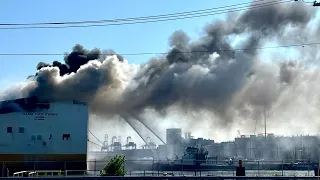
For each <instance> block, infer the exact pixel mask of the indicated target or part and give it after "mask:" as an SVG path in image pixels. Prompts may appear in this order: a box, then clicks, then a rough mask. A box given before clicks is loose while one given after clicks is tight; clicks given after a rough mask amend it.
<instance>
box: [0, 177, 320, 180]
mask: <svg viewBox="0 0 320 180" xmlns="http://www.w3.org/2000/svg"><path fill="white" fill-rule="evenodd" d="M35 178H37V177H16V178H14V179H22V180H34V179H35ZM71 178H72V177H71ZM41 179H42V180H53V179H59V180H68V179H70V177H57V178H54V177H45V178H41ZM76 179H77V180H151V179H152V180H153V179H157V180H231V179H232V180H249V179H252V180H317V179H319V177H310V176H309V177H295V176H287V177H275V176H271V177H259V176H249V177H248V176H246V177H229V176H216V177H212V176H211V177H210V176H206V177H174V176H162V177H159V176H154V177H133V176H132V177H123V176H109V177H76ZM2 180H12V178H2Z"/></svg>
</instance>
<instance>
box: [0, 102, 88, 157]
mask: <svg viewBox="0 0 320 180" xmlns="http://www.w3.org/2000/svg"><path fill="white" fill-rule="evenodd" d="M44 104H47V105H48V104H49V106H50V108H49V109H48V108H43V109H41V108H40V109H37V110H32V111H31V112H26V111H25V110H23V109H20V110H17V111H14V112H9V113H6V112H4V111H2V113H1V114H0V121H1V124H0V129H1V131H0V136H1V138H0V154H1V155H3V156H1V155H0V161H1V160H4V159H7V158H5V157H8V155H16V156H11V157H17V158H18V159H19V160H21V159H20V158H21V157H23V158H24V160H35V159H39V158H40V159H43V160H45V159H62V160H63V159H64V158H67V157H70V158H72V159H74V160H77V159H79V158H80V159H83V157H84V158H86V153H87V130H88V107H87V105H85V104H82V103H74V102H65V103H44ZM64 135H66V136H70V137H69V139H68V140H67V137H65V138H64V139H63V136H64ZM71 154H73V155H72V156H71ZM19 155H20V156H19ZM21 155H23V156H21ZM36 155H37V156H36ZM59 155H61V156H59ZM66 155H69V156H66ZM77 157H78V158H77Z"/></svg>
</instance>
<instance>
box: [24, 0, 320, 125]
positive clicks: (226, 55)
mask: <svg viewBox="0 0 320 180" xmlns="http://www.w3.org/2000/svg"><path fill="white" fill-rule="evenodd" d="M315 14H316V12H315V10H314V9H312V7H309V6H308V5H306V4H304V3H299V2H292V3H284V4H281V5H280V4H279V5H274V6H267V7H264V8H259V9H253V10H248V11H246V12H244V13H241V14H230V15H228V17H227V19H226V20H218V21H215V22H213V23H211V24H209V25H207V26H206V27H205V28H204V35H203V36H201V37H200V38H199V39H198V40H197V41H191V40H190V38H189V37H188V35H187V34H186V33H185V32H183V31H181V30H179V31H177V32H175V33H173V35H172V36H171V37H170V38H169V45H170V47H171V50H170V51H169V52H168V54H167V55H166V56H163V57H158V58H153V59H151V60H150V61H149V62H147V63H146V64H143V65H139V66H138V65H132V64H128V62H127V61H126V60H124V58H123V57H121V56H119V55H114V56H110V55H104V54H109V53H111V54H116V53H115V52H114V51H108V52H104V53H101V52H100V50H98V49H93V50H86V49H84V48H83V47H82V46H81V45H76V46H75V47H74V48H73V51H72V52H71V53H70V54H67V55H65V58H64V63H59V62H57V61H55V62H53V64H52V65H49V64H45V63H39V64H38V67H37V69H38V72H37V75H36V76H35V77H34V80H33V81H32V82H30V84H29V85H27V86H26V87H24V88H23V89H22V90H21V91H23V92H28V93H27V94H29V95H33V96H38V97H40V98H43V99H46V100H71V99H78V100H81V101H85V102H87V103H89V105H90V110H91V113H95V114H98V115H99V114H100V115H117V114H120V115H122V114H136V115H141V114H143V113H144V111H145V110H146V109H153V110H156V111H157V112H160V113H163V114H166V112H167V110H168V108H169V107H172V106H177V107H179V108H180V109H181V110H182V111H200V110H207V111H208V112H210V113H212V114H214V117H215V119H213V121H217V122H218V124H220V125H223V126H227V125H228V124H230V123H233V122H235V119H236V117H243V118H244V119H257V118H260V116H261V113H262V107H263V108H267V109H268V110H270V111H271V109H272V107H279V105H280V104H286V103H284V102H285V101H289V100H290V98H288V99H287V98H282V95H283V94H286V93H287V92H288V91H289V90H288V89H290V88H288V87H289V86H292V87H293V86H294V85H295V84H296V81H298V80H299V78H298V77H300V76H298V75H297V73H302V70H301V69H300V66H297V65H296V63H294V62H295V61H292V62H284V63H280V64H281V65H280V66H273V65H272V66H271V65H270V66H266V65H265V64H264V63H263V62H262V61H260V60H263V57H261V56H260V52H261V51H259V50H258V47H260V46H261V45H263V44H265V43H267V42H270V41H271V40H272V41H274V42H277V39H279V42H278V43H281V42H285V37H286V34H287V33H288V31H289V33H290V28H293V29H294V32H296V33H299V32H300V31H301V32H302V31H304V29H305V28H307V26H309V24H310V22H311V21H312V20H314V18H315ZM288 29H289V30H288ZM299 36H303V35H301V34H299ZM235 37H245V39H244V40H241V41H240V42H238V43H237V45H236V46H234V45H232V42H233V41H234V38H235ZM287 38H290V37H287ZM239 48H240V49H244V50H243V51H237V50H235V49H239ZM190 52H192V53H190ZM261 58H262V59H261ZM268 68H269V69H268ZM284 85H285V87H284ZM24 94H25V93H24ZM291 100H292V98H291ZM124 112H125V113H124Z"/></svg>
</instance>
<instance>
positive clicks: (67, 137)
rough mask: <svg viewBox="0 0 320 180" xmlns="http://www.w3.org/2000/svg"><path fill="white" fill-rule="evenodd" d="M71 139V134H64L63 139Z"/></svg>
mask: <svg viewBox="0 0 320 180" xmlns="http://www.w3.org/2000/svg"><path fill="white" fill-rule="evenodd" d="M69 139H70V134H63V135H62V140H69Z"/></svg>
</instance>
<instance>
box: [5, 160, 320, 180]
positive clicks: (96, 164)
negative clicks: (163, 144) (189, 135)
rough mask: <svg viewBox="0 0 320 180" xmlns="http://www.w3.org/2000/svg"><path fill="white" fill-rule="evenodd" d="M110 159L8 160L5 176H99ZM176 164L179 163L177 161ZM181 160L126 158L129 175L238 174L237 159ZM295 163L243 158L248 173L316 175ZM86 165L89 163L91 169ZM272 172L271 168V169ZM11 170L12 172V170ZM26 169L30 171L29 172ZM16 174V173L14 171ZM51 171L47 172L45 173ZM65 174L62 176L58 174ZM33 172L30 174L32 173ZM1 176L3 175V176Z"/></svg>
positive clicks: (308, 166) (312, 170)
mask: <svg viewBox="0 0 320 180" xmlns="http://www.w3.org/2000/svg"><path fill="white" fill-rule="evenodd" d="M107 162H108V160H104V161H98V160H97V161H67V162H64V161H6V162H5V163H1V161H0V168H1V164H5V166H2V172H3V173H2V177H4V176H8V175H9V174H10V176H14V177H21V176H24V177H28V176H29V177H39V176H41V177H46V176H52V177H57V176H73V175H74V174H77V177H86V176H97V175H99V174H100V171H101V170H102V169H103V167H104V165H105V164H107ZM174 163H176V164H174ZM179 163H181V164H183V161H181V162H180V161H156V160H126V162H125V170H126V172H127V176H140V177H141V176H162V175H163V172H164V173H167V174H169V173H172V174H173V175H174V176H198V177H199V176H212V175H214V176H231V177H234V176H235V167H236V166H237V165H238V164H237V163H238V162H236V161H234V162H231V163H230V161H219V160H211V161H206V163H207V164H209V165H214V167H213V166H212V167H206V168H203V167H197V168H194V167H188V166H181V165H179ZM50 164H54V168H50V167H49V166H48V165H50ZM77 164H80V165H81V166H83V165H84V168H83V169H82V168H78V165H77ZM20 165H23V166H25V165H27V168H26V167H24V168H23V169H21V168H20V169H15V167H18V166H20ZM294 165H295V164H293V163H292V164H289V163H287V164H284V163H282V161H243V166H244V167H246V172H247V175H248V176H256V175H257V176H264V175H266V176H277V177H279V176H303V177H305V176H313V175H314V169H313V167H312V166H311V164H306V165H307V166H305V167H303V171H301V172H300V171H299V170H298V169H299V168H298V169H296V170H294ZM85 166H87V170H84V169H86V168H85ZM288 168H289V169H290V168H293V170H288ZM270 169H271V170H272V171H269V170H270ZM9 170H10V171H9ZM23 170H28V174H27V172H25V171H23ZM9 172H11V173H13V172H17V173H14V174H13V175H12V174H11V173H9ZM44 172H47V174H44ZM52 172H55V173H54V175H51V174H52ZM59 172H60V173H61V175H59V174H58V173H59ZM29 173H30V174H29ZM0 176H1V175H0Z"/></svg>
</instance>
